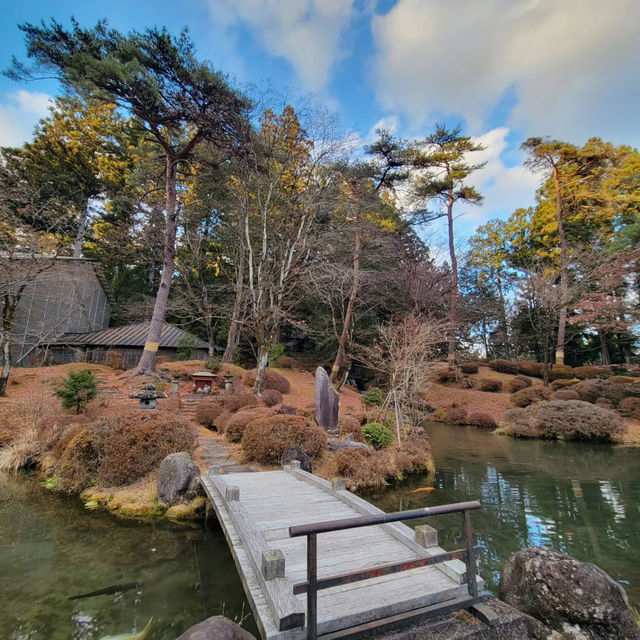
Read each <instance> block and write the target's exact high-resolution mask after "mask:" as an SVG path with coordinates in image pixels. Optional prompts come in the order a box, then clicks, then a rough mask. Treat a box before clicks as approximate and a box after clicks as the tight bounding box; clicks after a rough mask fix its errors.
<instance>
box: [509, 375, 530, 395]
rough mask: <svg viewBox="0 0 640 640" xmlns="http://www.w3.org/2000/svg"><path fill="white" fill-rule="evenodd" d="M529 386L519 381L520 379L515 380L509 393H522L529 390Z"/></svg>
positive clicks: (511, 382) (510, 384)
mask: <svg viewBox="0 0 640 640" xmlns="http://www.w3.org/2000/svg"><path fill="white" fill-rule="evenodd" d="M528 388H529V385H528V384H526V383H525V382H523V381H522V380H518V378H514V379H513V380H511V381H510V382H509V391H510V392H511V393H516V392H517V391H521V390H522V389H528Z"/></svg>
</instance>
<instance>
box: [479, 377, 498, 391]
mask: <svg viewBox="0 0 640 640" xmlns="http://www.w3.org/2000/svg"><path fill="white" fill-rule="evenodd" d="M480 391H489V392H490V393H499V392H500V391H502V382H501V381H500V380H492V379H488V380H483V381H482V382H481V383H480Z"/></svg>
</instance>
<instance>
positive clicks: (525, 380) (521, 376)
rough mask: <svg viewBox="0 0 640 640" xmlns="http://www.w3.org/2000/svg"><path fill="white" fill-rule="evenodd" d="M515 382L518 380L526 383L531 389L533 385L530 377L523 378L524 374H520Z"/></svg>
mask: <svg viewBox="0 0 640 640" xmlns="http://www.w3.org/2000/svg"><path fill="white" fill-rule="evenodd" d="M514 380H518V381H519V382H522V383H524V385H525V386H526V387H530V386H531V385H532V384H533V380H532V379H531V378H529V377H528V376H523V375H522V374H518V375H517V376H516V377H515V378H514Z"/></svg>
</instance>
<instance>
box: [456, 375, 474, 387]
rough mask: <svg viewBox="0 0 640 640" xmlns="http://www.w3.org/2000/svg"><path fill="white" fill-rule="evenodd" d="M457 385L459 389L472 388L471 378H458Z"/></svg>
mask: <svg viewBox="0 0 640 640" xmlns="http://www.w3.org/2000/svg"><path fill="white" fill-rule="evenodd" d="M458 385H459V386H460V388H461V389H473V380H472V379H471V378H467V377H464V378H460V380H459V381H458Z"/></svg>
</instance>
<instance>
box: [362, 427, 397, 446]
mask: <svg viewBox="0 0 640 640" xmlns="http://www.w3.org/2000/svg"><path fill="white" fill-rule="evenodd" d="M362 439H363V440H365V442H368V443H369V444H370V445H372V446H373V448H374V449H385V448H386V447H388V446H390V445H391V444H393V431H391V429H389V428H387V427H385V426H384V425H383V424H380V423H379V422H369V423H368V424H365V425H364V427H362Z"/></svg>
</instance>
